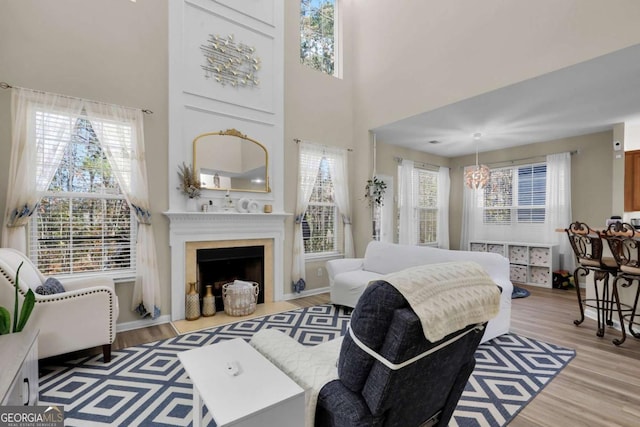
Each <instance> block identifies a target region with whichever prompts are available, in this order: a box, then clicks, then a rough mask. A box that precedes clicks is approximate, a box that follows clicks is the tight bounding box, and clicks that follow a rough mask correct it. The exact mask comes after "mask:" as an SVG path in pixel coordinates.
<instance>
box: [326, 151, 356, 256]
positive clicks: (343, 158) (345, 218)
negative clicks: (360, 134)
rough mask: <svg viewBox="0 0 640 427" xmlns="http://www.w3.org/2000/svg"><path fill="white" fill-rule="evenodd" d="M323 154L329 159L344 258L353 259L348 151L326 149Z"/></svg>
mask: <svg viewBox="0 0 640 427" xmlns="http://www.w3.org/2000/svg"><path fill="white" fill-rule="evenodd" d="M325 153H326V156H327V158H328V159H329V173H330V174H331V180H332V182H333V190H334V192H335V197H336V205H338V210H339V211H340V214H341V215H342V223H343V224H344V228H343V234H344V257H345V258H353V257H354V253H355V251H354V248H353V232H352V231H351V206H350V204H349V169H348V158H347V156H348V151H347V150H346V149H344V148H337V147H326V150H325Z"/></svg>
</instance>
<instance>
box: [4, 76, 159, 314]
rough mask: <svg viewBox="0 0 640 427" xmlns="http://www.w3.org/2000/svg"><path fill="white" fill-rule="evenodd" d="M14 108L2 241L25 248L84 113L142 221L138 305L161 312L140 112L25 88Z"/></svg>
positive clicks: (16, 91) (139, 308)
mask: <svg viewBox="0 0 640 427" xmlns="http://www.w3.org/2000/svg"><path fill="white" fill-rule="evenodd" d="M11 110H12V121H13V126H12V146H11V162H10V166H9V182H8V186H7V203H6V210H5V220H4V230H3V233H2V246H3V247H12V248H15V249H18V250H20V251H22V252H24V253H27V233H26V225H27V223H28V222H29V218H30V217H31V215H32V213H33V212H34V211H35V209H36V207H37V206H38V203H39V201H40V199H41V198H42V195H43V192H44V191H46V190H47V189H48V187H49V185H50V183H51V180H52V179H53V176H54V175H55V172H56V170H57V168H58V165H59V164H60V161H61V159H62V156H63V154H64V151H65V148H66V146H67V144H68V143H69V141H70V139H71V135H72V132H73V131H74V128H75V125H76V122H77V120H78V118H79V117H83V116H85V115H86V117H87V118H88V119H89V120H90V121H91V125H92V129H93V130H94V131H95V132H96V135H97V137H98V140H99V142H100V144H101V147H102V148H103V151H104V153H105V155H106V157H107V158H108V160H109V163H110V165H111V167H112V170H113V172H114V174H115V175H116V177H117V179H118V183H119V184H120V186H121V188H122V190H123V192H124V193H125V197H126V198H127V201H128V203H129V206H130V207H131V209H132V212H134V213H135V214H136V217H137V218H138V224H140V225H139V227H138V241H137V243H136V254H137V255H136V262H137V266H136V285H135V288H134V309H136V310H137V311H138V312H139V313H140V314H142V315H151V317H153V318H155V317H157V316H158V315H159V314H160V283H159V280H158V268H157V259H156V254H155V243H154V240H153V232H152V229H151V214H150V212H149V197H148V184H147V172H146V163H145V153H144V132H143V119H142V112H141V111H140V110H133V109H129V108H124V107H118V106H115V105H109V104H102V103H97V102H94V101H88V100H84V99H80V98H73V97H68V96H64V95H56V94H51V93H44V92H38V91H32V90H29V89H23V88H13V89H12V109H11ZM36 124H37V126H36ZM45 142H46V144H45ZM45 146H46V147H48V148H47V150H46V151H45V150H44V149H43V147H45ZM50 147H53V148H50Z"/></svg>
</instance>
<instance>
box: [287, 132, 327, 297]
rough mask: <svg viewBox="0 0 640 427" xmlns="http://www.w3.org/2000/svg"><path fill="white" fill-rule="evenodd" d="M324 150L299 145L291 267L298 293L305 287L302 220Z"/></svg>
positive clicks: (301, 143)
mask: <svg viewBox="0 0 640 427" xmlns="http://www.w3.org/2000/svg"><path fill="white" fill-rule="evenodd" d="M323 150H324V147H322V146H319V145H317V144H313V143H310V142H305V141H301V142H300V143H299V144H298V198H297V201H296V217H295V225H294V236H293V265H292V266H291V280H292V281H293V289H294V290H295V291H296V292H300V291H301V290H303V289H304V287H305V279H306V274H305V260H304V241H303V236H302V220H303V216H304V213H305V212H306V210H307V206H308V205H309V199H310V198H311V192H312V191H313V186H314V184H315V182H316V177H317V176H318V168H319V167H320V161H321V160H322V156H323V155H324V154H323Z"/></svg>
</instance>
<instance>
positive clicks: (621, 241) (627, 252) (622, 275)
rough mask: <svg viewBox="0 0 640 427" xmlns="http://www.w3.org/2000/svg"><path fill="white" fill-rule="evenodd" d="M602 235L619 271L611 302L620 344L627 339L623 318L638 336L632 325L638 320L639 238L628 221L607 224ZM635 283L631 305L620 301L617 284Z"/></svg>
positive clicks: (614, 282)
mask: <svg viewBox="0 0 640 427" xmlns="http://www.w3.org/2000/svg"><path fill="white" fill-rule="evenodd" d="M603 236H604V237H605V239H606V240H607V243H608V244H609V249H611V253H612V254H613V256H614V258H615V260H616V263H617V264H618V267H619V269H620V272H619V273H618V275H617V276H616V278H615V280H614V281H613V302H614V304H615V305H616V308H617V311H618V317H619V318H620V329H622V338H620V339H617V338H616V339H614V340H613V343H614V344H615V345H620V344H622V343H623V342H624V341H625V340H626V339H627V332H626V329H625V322H624V321H625V320H627V325H628V327H629V332H631V335H633V336H634V337H635V338H640V332H635V331H634V329H633V327H634V325H639V324H640V322H639V321H637V320H635V317H636V308H637V307H638V297H639V296H640V239H638V238H637V237H636V230H635V228H634V227H633V226H632V225H631V224H628V223H624V222H617V223H614V224H611V225H609V227H608V228H607V230H606V231H605V232H604V233H603ZM633 284H635V285H636V294H635V297H634V299H633V305H629V304H623V303H621V302H620V294H619V286H622V287H623V288H629V287H631V286H632V285H633Z"/></svg>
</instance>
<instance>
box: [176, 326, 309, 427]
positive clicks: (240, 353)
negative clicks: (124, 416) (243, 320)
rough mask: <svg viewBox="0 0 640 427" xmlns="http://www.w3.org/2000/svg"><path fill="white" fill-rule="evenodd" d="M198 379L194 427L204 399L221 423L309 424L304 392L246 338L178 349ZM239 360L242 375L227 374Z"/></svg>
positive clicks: (254, 425) (255, 426) (295, 426)
mask: <svg viewBox="0 0 640 427" xmlns="http://www.w3.org/2000/svg"><path fill="white" fill-rule="evenodd" d="M178 358H179V359H180V362H182V365H183V366H184V369H185V370H186V371H187V374H188V375H189V377H190V378H191V381H192V382H193V426H194V427H199V426H200V425H201V423H202V419H201V414H202V402H203V401H204V404H205V405H206V406H207V409H208V410H209V412H210V413H211V416H212V417H213V420H214V421H215V422H216V424H217V425H218V427H223V426H230V425H233V426H243V427H258V426H260V427H264V426H279V427H289V426H291V427H300V426H304V410H305V403H304V390H303V389H302V388H301V387H300V386H299V385H297V384H296V383H295V382H293V380H291V379H290V378H289V377H288V376H287V375H285V374H284V373H283V372H282V371H280V370H279V369H278V368H277V367H276V366H274V365H273V364H272V363H271V362H269V361H268V360H267V359H266V358H265V357H264V356H262V355H261V354H260V353H258V351H256V350H255V349H254V348H253V347H251V346H250V345H249V344H248V343H247V342H246V341H244V340H243V339H241V338H236V339H233V340H229V341H223V342H220V343H217V344H213V345H210V346H206V347H201V348H197V349H193V350H188V351H184V352H182V353H178ZM230 361H233V362H235V363H237V366H238V374H237V375H235V376H233V375H230V374H229V373H228V372H227V368H226V366H227V362H230Z"/></svg>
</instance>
